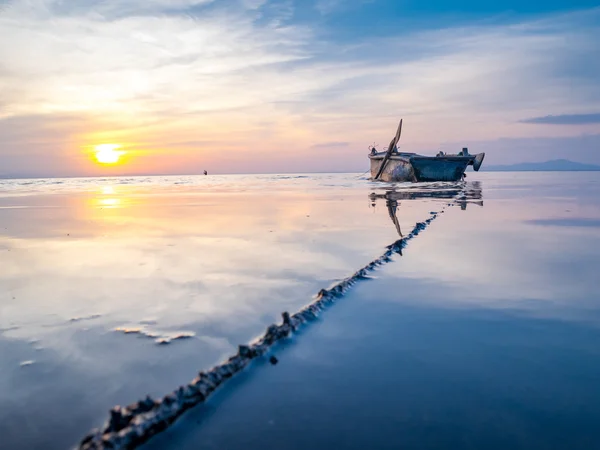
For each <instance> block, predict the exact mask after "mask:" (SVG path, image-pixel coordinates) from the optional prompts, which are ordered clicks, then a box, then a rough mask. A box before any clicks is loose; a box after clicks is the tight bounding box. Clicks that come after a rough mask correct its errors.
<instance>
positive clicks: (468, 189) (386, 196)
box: [369, 181, 483, 238]
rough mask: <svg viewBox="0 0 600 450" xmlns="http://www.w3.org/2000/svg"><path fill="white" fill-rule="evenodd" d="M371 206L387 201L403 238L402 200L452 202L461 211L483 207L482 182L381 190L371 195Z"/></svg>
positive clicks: (387, 205)
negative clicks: (468, 206) (379, 201)
mask: <svg viewBox="0 0 600 450" xmlns="http://www.w3.org/2000/svg"><path fill="white" fill-rule="evenodd" d="M369 199H370V200H371V206H373V207H374V206H375V205H376V204H377V201H378V200H380V199H383V200H385V205H386V207H387V210H388V213H389V215H390V219H392V222H393V223H394V226H395V227H396V231H398V235H399V236H400V237H401V238H403V237H404V236H403V234H402V230H401V229H400V222H399V221H398V216H397V210H398V206H400V201H402V200H420V199H440V200H444V199H447V200H449V201H450V200H452V201H453V203H455V204H457V205H459V206H460V209H461V210H463V211H464V210H465V209H467V205H468V204H469V203H470V204H473V205H477V206H483V195H482V187H481V182H479V181H472V182H458V183H427V184H425V183H424V184H421V185H417V186H411V187H404V186H403V187H399V186H393V187H391V188H388V189H385V190H383V189H381V190H378V192H371V193H370V194H369Z"/></svg>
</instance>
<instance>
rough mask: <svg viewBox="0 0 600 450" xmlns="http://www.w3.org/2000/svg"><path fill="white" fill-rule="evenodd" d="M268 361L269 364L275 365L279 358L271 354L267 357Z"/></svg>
mask: <svg viewBox="0 0 600 450" xmlns="http://www.w3.org/2000/svg"><path fill="white" fill-rule="evenodd" d="M269 362H270V363H271V364H273V365H275V364H277V363H278V362H279V360H278V359H277V358H275V356H273V355H271V357H270V358H269Z"/></svg>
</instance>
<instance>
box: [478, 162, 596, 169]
mask: <svg viewBox="0 0 600 450" xmlns="http://www.w3.org/2000/svg"><path fill="white" fill-rule="evenodd" d="M481 169H482V171H486V172H589V171H596V170H599V171H600V166H596V165H594V164H583V163H579V162H575V161H569V160H568V159H553V160H552V161H544V162H528V163H520V164H511V165H508V166H487V167H486V166H485V164H484V165H483V166H482V167H481Z"/></svg>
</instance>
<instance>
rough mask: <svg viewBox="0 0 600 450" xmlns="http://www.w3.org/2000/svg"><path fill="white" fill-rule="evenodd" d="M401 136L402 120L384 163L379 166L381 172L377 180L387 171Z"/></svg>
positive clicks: (378, 173)
mask: <svg viewBox="0 0 600 450" xmlns="http://www.w3.org/2000/svg"><path fill="white" fill-rule="evenodd" d="M400 134H402V119H400V125H398V131H396V136H394V138H393V139H392V141H391V142H390V145H389V147H388V149H387V152H386V153H385V156H384V158H383V161H382V162H381V166H379V171H378V172H377V176H376V177H375V179H376V180H378V179H379V177H380V176H381V174H382V173H383V169H385V166H386V164H387V162H388V160H389V159H390V156H392V152H393V151H394V147H395V146H396V144H397V143H398V141H399V140H400Z"/></svg>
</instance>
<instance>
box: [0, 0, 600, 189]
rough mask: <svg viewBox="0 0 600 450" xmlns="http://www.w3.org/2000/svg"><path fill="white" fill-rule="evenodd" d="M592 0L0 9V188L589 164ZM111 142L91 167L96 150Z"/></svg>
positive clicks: (103, 3)
mask: <svg viewBox="0 0 600 450" xmlns="http://www.w3.org/2000/svg"><path fill="white" fill-rule="evenodd" d="M597 5H598V3H597V1H595V2H594V1H589V0H571V1H563V0H547V1H544V2H538V1H530V0H506V1H502V2H494V3H490V2H482V1H480V0H478V1H475V0H454V1H448V0H433V1H430V2H423V1H417V0H352V1H350V0H346V1H344V0H80V1H67V0H15V1H10V0H0V176H32V177H34V176H35V177H37V176H40V177H45V176H97V175H99V176H102V175H116V174H127V175H135V174H190V173H201V172H202V171H203V170H207V171H208V172H209V173H272V172H282V173H283V172H286V173H290V172H328V171H351V172H363V171H366V170H367V169H368V160H367V153H368V146H369V145H371V144H377V145H378V146H379V148H380V149H383V148H384V147H385V146H386V145H387V143H388V142H389V141H390V140H391V138H392V137H393V136H394V134H395V131H396V128H397V124H398V121H399V119H400V118H403V131H402V137H401V140H400V148H401V150H403V151H415V152H421V153H424V154H431V155H433V154H435V153H436V152H437V151H438V150H443V151H448V152H456V151H459V150H460V149H461V148H462V147H468V148H469V151H470V152H471V153H479V152H482V151H485V152H486V161H485V163H484V165H485V164H490V165H492V164H494V165H495V164H512V163H518V162H527V161H544V160H548V159H556V158H567V159H571V160H574V161H580V162H584V163H592V164H600V82H598V80H600V7H599V6H597ZM110 144H113V145H120V146H121V147H120V148H119V151H122V152H123V154H122V156H121V158H120V160H119V164H114V165H110V164H100V163H98V161H96V159H95V153H96V147H97V146H99V145H110Z"/></svg>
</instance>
